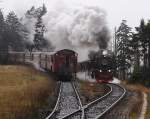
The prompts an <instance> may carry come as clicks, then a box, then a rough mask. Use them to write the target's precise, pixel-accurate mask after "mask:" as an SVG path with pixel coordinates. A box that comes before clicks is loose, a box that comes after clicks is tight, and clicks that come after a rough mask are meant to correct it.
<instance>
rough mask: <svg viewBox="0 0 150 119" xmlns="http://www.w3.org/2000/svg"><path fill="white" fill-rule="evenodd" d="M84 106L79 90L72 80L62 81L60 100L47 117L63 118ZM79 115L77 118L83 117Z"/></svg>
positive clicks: (49, 118) (52, 118)
mask: <svg viewBox="0 0 150 119" xmlns="http://www.w3.org/2000/svg"><path fill="white" fill-rule="evenodd" d="M81 108H82V103H81V101H80V98H79V95H78V92H77V90H76V88H75V87H74V84H73V83H72V82H61V85H60V92H59V96H58V100H57V103H56V106H55V108H54V110H53V112H52V113H51V114H50V115H49V116H47V117H46V119H63V118H65V117H66V116H67V115H71V114H73V113H75V112H76V111H77V110H80V109H81ZM81 116H82V113H81V115H78V116H77V117H76V119H77V118H79V119H80V118H81Z"/></svg>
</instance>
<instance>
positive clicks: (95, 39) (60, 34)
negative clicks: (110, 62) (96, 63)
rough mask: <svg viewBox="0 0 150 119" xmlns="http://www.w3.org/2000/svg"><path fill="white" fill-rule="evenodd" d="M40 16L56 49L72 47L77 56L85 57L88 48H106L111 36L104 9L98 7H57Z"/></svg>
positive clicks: (81, 58)
mask: <svg viewBox="0 0 150 119" xmlns="http://www.w3.org/2000/svg"><path fill="white" fill-rule="evenodd" d="M43 19H44V22H45V25H46V27H47V32H46V34H45V37H46V38H47V39H49V40H50V41H51V42H52V44H53V45H54V46H55V47H56V50H60V49H64V48H69V49H73V50H75V51H77V52H78V54H79V60H85V59H87V58H88V52H89V51H91V50H93V51H97V50H98V49H99V48H107V43H108V41H109V39H110V36H109V31H108V29H107V23H106V13H105V12H104V11H103V10H102V9H100V8H99V7H85V6H82V7H76V8H71V9H69V8H67V7H66V6H64V7H62V6H61V7H56V8H55V9H53V10H51V11H50V12H49V13H48V14H47V15H46V16H45V17H44V18H43Z"/></svg>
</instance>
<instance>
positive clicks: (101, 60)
mask: <svg viewBox="0 0 150 119" xmlns="http://www.w3.org/2000/svg"><path fill="white" fill-rule="evenodd" d="M108 52H109V51H108ZM115 64H116V63H115V59H114V56H113V54H112V53H110V52H109V53H107V54H103V50H102V51H99V52H97V53H96V54H95V55H94V56H93V57H92V58H91V60H89V61H84V62H82V63H80V66H81V69H82V70H87V71H88V72H90V73H88V74H90V75H91V77H92V78H93V79H95V80H96V81H97V82H98V83H108V82H110V81H112V80H113V74H114V71H115V67H116V66H115Z"/></svg>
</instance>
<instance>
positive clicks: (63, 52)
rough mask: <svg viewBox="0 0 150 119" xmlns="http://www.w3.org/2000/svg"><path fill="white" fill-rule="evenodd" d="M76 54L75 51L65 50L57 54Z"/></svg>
mask: <svg viewBox="0 0 150 119" xmlns="http://www.w3.org/2000/svg"><path fill="white" fill-rule="evenodd" d="M57 53H58V54H75V53H76V52H75V51H73V50H69V49H63V50H59V51H57V52H56V54H57Z"/></svg>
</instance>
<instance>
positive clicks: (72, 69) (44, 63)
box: [40, 49, 78, 80]
mask: <svg viewBox="0 0 150 119" xmlns="http://www.w3.org/2000/svg"><path fill="white" fill-rule="evenodd" d="M77 57H78V55H77V53H76V52H74V51H73V50H69V49H63V50H60V51H57V52H53V53H48V54H45V53H42V54H41V58H40V64H41V67H42V68H44V69H47V70H50V71H52V72H54V73H55V74H56V75H57V76H58V77H59V79H60V80H70V79H71V78H72V77H73V76H75V75H76V71H77ZM44 59H45V60H44Z"/></svg>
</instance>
